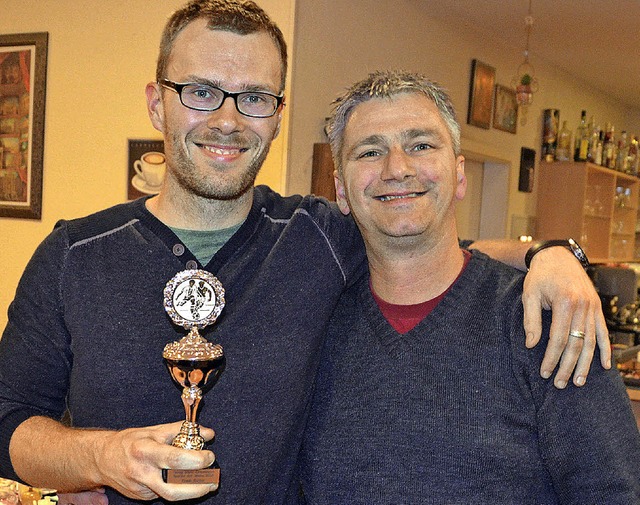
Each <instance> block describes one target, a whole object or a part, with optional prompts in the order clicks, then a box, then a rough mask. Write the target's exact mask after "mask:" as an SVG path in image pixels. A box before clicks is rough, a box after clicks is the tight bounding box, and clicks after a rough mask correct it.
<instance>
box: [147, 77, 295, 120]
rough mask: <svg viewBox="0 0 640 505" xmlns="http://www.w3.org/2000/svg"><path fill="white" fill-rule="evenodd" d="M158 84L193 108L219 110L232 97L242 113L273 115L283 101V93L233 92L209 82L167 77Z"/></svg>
mask: <svg viewBox="0 0 640 505" xmlns="http://www.w3.org/2000/svg"><path fill="white" fill-rule="evenodd" d="M158 84H160V85H161V86H164V87H165V88H167V89H170V90H172V91H175V92H176V93H178V96H179V97H180V102H181V103H182V105H184V106H185V107H187V108H189V109H193V110H203V111H213V110H217V109H219V108H220V107H222V104H223V103H224V101H225V100H226V99H227V97H231V98H233V101H234V102H235V104H236V109H237V110H238V112H239V113H240V114H243V115H245V116H249V117H271V116H273V115H274V114H275V113H276V111H277V110H278V108H279V107H280V105H281V104H282V101H283V96H282V95H273V94H271V93H267V92H265V91H240V92H238V93H233V92H231V91H225V90H224V89H220V88H216V87H215V86H209V85H208V84H198V83H195V82H188V83H185V84H179V83H177V82H173V81H169V80H167V79H162V80H161V81H159V83H158Z"/></svg>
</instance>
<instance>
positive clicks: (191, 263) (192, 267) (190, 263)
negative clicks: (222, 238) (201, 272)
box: [187, 260, 198, 270]
mask: <svg viewBox="0 0 640 505" xmlns="http://www.w3.org/2000/svg"><path fill="white" fill-rule="evenodd" d="M197 268H198V262H197V261H193V260H189V261H187V270H197Z"/></svg>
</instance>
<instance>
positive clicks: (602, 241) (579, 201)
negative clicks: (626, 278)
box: [536, 162, 640, 263]
mask: <svg viewBox="0 0 640 505" xmlns="http://www.w3.org/2000/svg"><path fill="white" fill-rule="evenodd" d="M639 191H640V179H638V178H637V177H634V176H630V175H626V174H623V173H621V172H616V171H615V170H611V169H608V168H604V167H601V166H599V165H594V164H592V163H573V162H554V163H545V162H541V163H540V167H539V178H538V211H537V237H536V238H539V239H542V240H548V239H554V238H565V237H572V238H574V239H576V240H577V241H578V242H579V243H580V245H581V246H582V247H583V248H584V249H585V251H586V252H587V255H588V256H589V259H590V260H591V262H593V263H603V262H609V261H631V260H633V259H635V258H636V256H638V255H639V254H638V252H637V251H639V249H638V247H636V242H637V241H638V242H639V244H638V245H640V233H638V234H636V228H637V223H638V196H639Z"/></svg>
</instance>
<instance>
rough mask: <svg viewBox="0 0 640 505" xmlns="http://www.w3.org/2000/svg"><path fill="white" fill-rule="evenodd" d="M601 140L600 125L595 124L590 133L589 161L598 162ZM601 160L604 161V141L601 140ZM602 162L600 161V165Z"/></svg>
mask: <svg viewBox="0 0 640 505" xmlns="http://www.w3.org/2000/svg"><path fill="white" fill-rule="evenodd" d="M599 142H600V125H598V126H594V127H593V129H592V130H591V134H590V135H589V151H588V152H587V161H590V162H591V163H597V162H596V159H597V157H598V143H599ZM600 162H602V143H601V142H600ZM599 164H600V163H598V165H599Z"/></svg>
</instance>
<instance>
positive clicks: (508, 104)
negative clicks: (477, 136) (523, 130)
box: [493, 84, 518, 133]
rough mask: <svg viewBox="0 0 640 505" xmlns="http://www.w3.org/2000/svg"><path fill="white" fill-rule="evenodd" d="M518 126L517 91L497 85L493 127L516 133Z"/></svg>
mask: <svg viewBox="0 0 640 505" xmlns="http://www.w3.org/2000/svg"><path fill="white" fill-rule="evenodd" d="M517 124H518V102H517V100H516V92H515V90H513V89H511V88H507V87H506V86H502V85H500V84H496V94H495V101H494V106H493V127H494V128H495V129H497V130H502V131H504V132H509V133H516V128H517Z"/></svg>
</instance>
